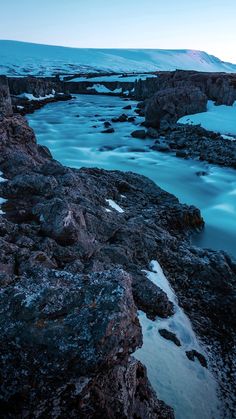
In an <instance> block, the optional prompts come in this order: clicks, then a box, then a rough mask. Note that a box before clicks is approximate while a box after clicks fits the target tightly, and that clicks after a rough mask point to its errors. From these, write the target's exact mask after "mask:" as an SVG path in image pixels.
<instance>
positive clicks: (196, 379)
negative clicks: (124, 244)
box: [134, 261, 220, 419]
mask: <svg viewBox="0 0 236 419" xmlns="http://www.w3.org/2000/svg"><path fill="white" fill-rule="evenodd" d="M150 269H151V270H150V271H146V275H147V277H148V278H149V279H150V280H151V281H152V282H154V284H156V285H157V286H159V287H160V288H161V289H162V290H163V291H165V292H166V294H167V295H168V298H169V300H170V301H172V302H173V303H174V308H175V314H174V315H173V316H171V317H169V318H168V319H161V318H157V319H156V320H155V321H152V320H149V319H148V318H147V317H146V315H145V313H143V312H140V313H139V320H140V323H141V326H142V332H143V346H142V348H140V349H138V350H137V351H136V352H135V354H134V355H135V357H136V358H137V359H139V360H140V361H141V362H142V363H143V364H144V365H145V366H146V367H147V372H148V377H149V379H150V382H151V384H152V386H153V388H154V390H155V391H156V393H157V396H158V398H160V399H162V400H164V401H165V402H166V403H167V404H169V405H170V406H172V407H173V408H174V410H175V417H176V419H183V418H185V419H199V418H201V419H209V418H212V419H213V418H214V419H218V418H219V417H220V412H219V400H218V398H217V384H216V381H215V379H214V377H213V375H212V374H211V372H210V371H209V370H208V369H206V368H204V367H203V366H202V365H201V364H200V363H199V362H198V360H195V361H194V362H193V361H190V360H189V359H188V358H187V356H186V353H185V351H187V350H192V349H196V350H197V351H198V352H200V353H201V354H203V355H204V356H205V357H206V359H207V355H206V353H205V351H204V348H203V347H202V346H201V345H200V344H199V342H198V340H197V337H196V335H195V333H194V331H193V329H192V326H191V323H190V320H189V318H188V317H187V316H186V315H185V313H184V311H183V310H182V309H181V308H180V307H179V305H178V301H177V298H176V295H175V293H174V291H173V290H172V288H171V287H170V284H169V282H168V280H167V278H166V277H165V275H164V273H163V271H162V268H161V266H160V265H159V263H158V262H157V261H152V262H151V264H150ZM159 329H167V330H169V331H171V332H172V333H175V334H176V336H177V337H178V338H179V339H180V341H181V346H180V347H178V346H176V345H175V344H174V343H173V342H172V341H169V340H166V339H164V338H163V337H162V336H161V335H160V334H159V332H158V330H159Z"/></svg>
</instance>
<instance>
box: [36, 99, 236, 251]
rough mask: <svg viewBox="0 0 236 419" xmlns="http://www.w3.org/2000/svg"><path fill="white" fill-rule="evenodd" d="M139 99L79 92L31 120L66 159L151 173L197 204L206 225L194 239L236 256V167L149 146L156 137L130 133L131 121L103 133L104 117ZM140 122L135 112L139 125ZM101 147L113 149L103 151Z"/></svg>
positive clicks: (78, 163)
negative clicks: (133, 136) (135, 137)
mask: <svg viewBox="0 0 236 419" xmlns="http://www.w3.org/2000/svg"><path fill="white" fill-rule="evenodd" d="M135 103H136V102H126V101H124V100H123V99H121V98H119V97H107V96H92V95H88V96H87V95H77V96H76V98H75V99H74V100H72V101H70V102H58V103H53V104H49V105H47V106H45V107H44V108H42V109H40V110H39V111H37V112H35V113H34V114H32V115H29V116H28V120H29V123H30V125H31V127H32V128H33V129H34V130H35V132H36V135H37V139H38V142H39V143H40V144H43V145H46V146H48V147H49V148H50V150H51V152H52V154H53V156H54V158H55V159H57V160H59V161H61V162H62V163H63V164H65V165H67V166H71V167H77V168H79V167H100V168H104V169H113V170H114V169H118V170H124V171H130V170H131V171H133V172H137V173H140V174H142V175H145V176H148V177H149V178H151V179H152V180H154V182H156V183H157V184H158V185H159V186H161V187H162V188H163V189H165V190H167V191H169V192H171V193H173V194H174V195H176V196H177V197H178V198H179V200H180V201H181V202H182V203H187V204H194V205H196V206H197V207H198V208H200V209H201V212H202V215H203V217H204V219H205V222H206V227H205V229H204V231H203V232H202V233H201V234H200V235H196V236H195V237H194V238H193V242H194V244H196V245H199V246H202V247H208V248H213V249H217V250H219V249H223V250H226V251H227V252H229V253H230V254H231V255H233V256H234V257H236V176H235V170H233V169H227V168H221V167H217V166H213V165H209V164H207V163H203V162H197V161H191V160H184V159H177V158H176V157H174V155H171V154H163V153H159V152H156V151H150V150H149V149H148V145H149V144H151V143H152V142H153V140H145V141H144V140H139V139H134V138H132V137H130V132H131V131H133V130H135V129H137V128H138V127H137V126H135V124H131V123H128V122H124V123H116V124H113V125H114V128H115V130H116V131H115V133H114V134H102V133H101V130H102V129H104V127H103V121H102V120H101V119H105V120H110V119H111V118H112V117H116V116H118V115H120V114H121V113H123V112H125V113H126V114H129V115H133V114H134V113H133V110H131V111H129V110H128V111H127V110H122V108H123V106H125V105H127V104H131V105H132V107H133V108H134V107H135ZM77 115H79V117H77ZM95 115H96V116H95ZM141 121H142V118H140V117H139V116H137V117H136V124H138V123H140V122H141ZM94 125H95V126H96V128H93V126H94ZM103 146H110V147H111V148H112V149H110V150H105V151H102V150H101V147H103ZM199 171H206V172H207V175H206V176H197V175H196V173H197V172H199Z"/></svg>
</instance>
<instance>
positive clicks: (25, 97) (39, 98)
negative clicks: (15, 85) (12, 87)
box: [17, 90, 55, 101]
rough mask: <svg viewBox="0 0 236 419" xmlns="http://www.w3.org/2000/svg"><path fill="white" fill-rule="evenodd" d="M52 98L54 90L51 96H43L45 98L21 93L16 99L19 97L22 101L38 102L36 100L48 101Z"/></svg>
mask: <svg viewBox="0 0 236 419" xmlns="http://www.w3.org/2000/svg"><path fill="white" fill-rule="evenodd" d="M54 96H55V90H54V93H51V94H49V95H45V96H39V97H36V96H34V95H33V94H32V93H21V94H20V95H18V96H17V97H20V98H22V99H28V100H35V101H38V100H45V99H50V98H53V97H54Z"/></svg>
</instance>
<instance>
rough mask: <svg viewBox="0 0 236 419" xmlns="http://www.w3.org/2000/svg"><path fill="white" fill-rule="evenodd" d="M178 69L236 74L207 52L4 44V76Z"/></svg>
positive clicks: (0, 55)
mask: <svg viewBox="0 0 236 419" xmlns="http://www.w3.org/2000/svg"><path fill="white" fill-rule="evenodd" d="M176 69H182V70H198V71H221V72H222V71H223V72H229V73H235V72H236V64H231V63H226V62H224V61H221V60H220V59H219V58H217V57H214V56H213V55H209V54H207V53H206V52H203V51H196V50H188V49H183V50H161V49H88V48H67V47H58V46H51V45H40V44H32V43H27V42H17V41H6V40H2V41H0V74H6V75H8V76H18V75H19V76H22V75H28V74H31V75H37V76H51V75H54V74H58V73H61V75H73V74H78V73H88V72H93V73H94V72H95V71H108V72H118V73H119V72H122V73H128V72H129V73H131V72H136V73H137V72H140V73H143V72H150V71H158V70H168V71H171V70H176Z"/></svg>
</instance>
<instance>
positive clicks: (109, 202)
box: [106, 199, 124, 213]
mask: <svg viewBox="0 0 236 419" xmlns="http://www.w3.org/2000/svg"><path fill="white" fill-rule="evenodd" d="M106 202H108V204H109V205H110V207H112V208H113V209H114V210H116V211H117V212H119V213H122V212H124V210H123V209H122V208H121V207H120V206H119V205H118V204H117V203H116V202H115V201H113V200H112V199H106Z"/></svg>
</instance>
